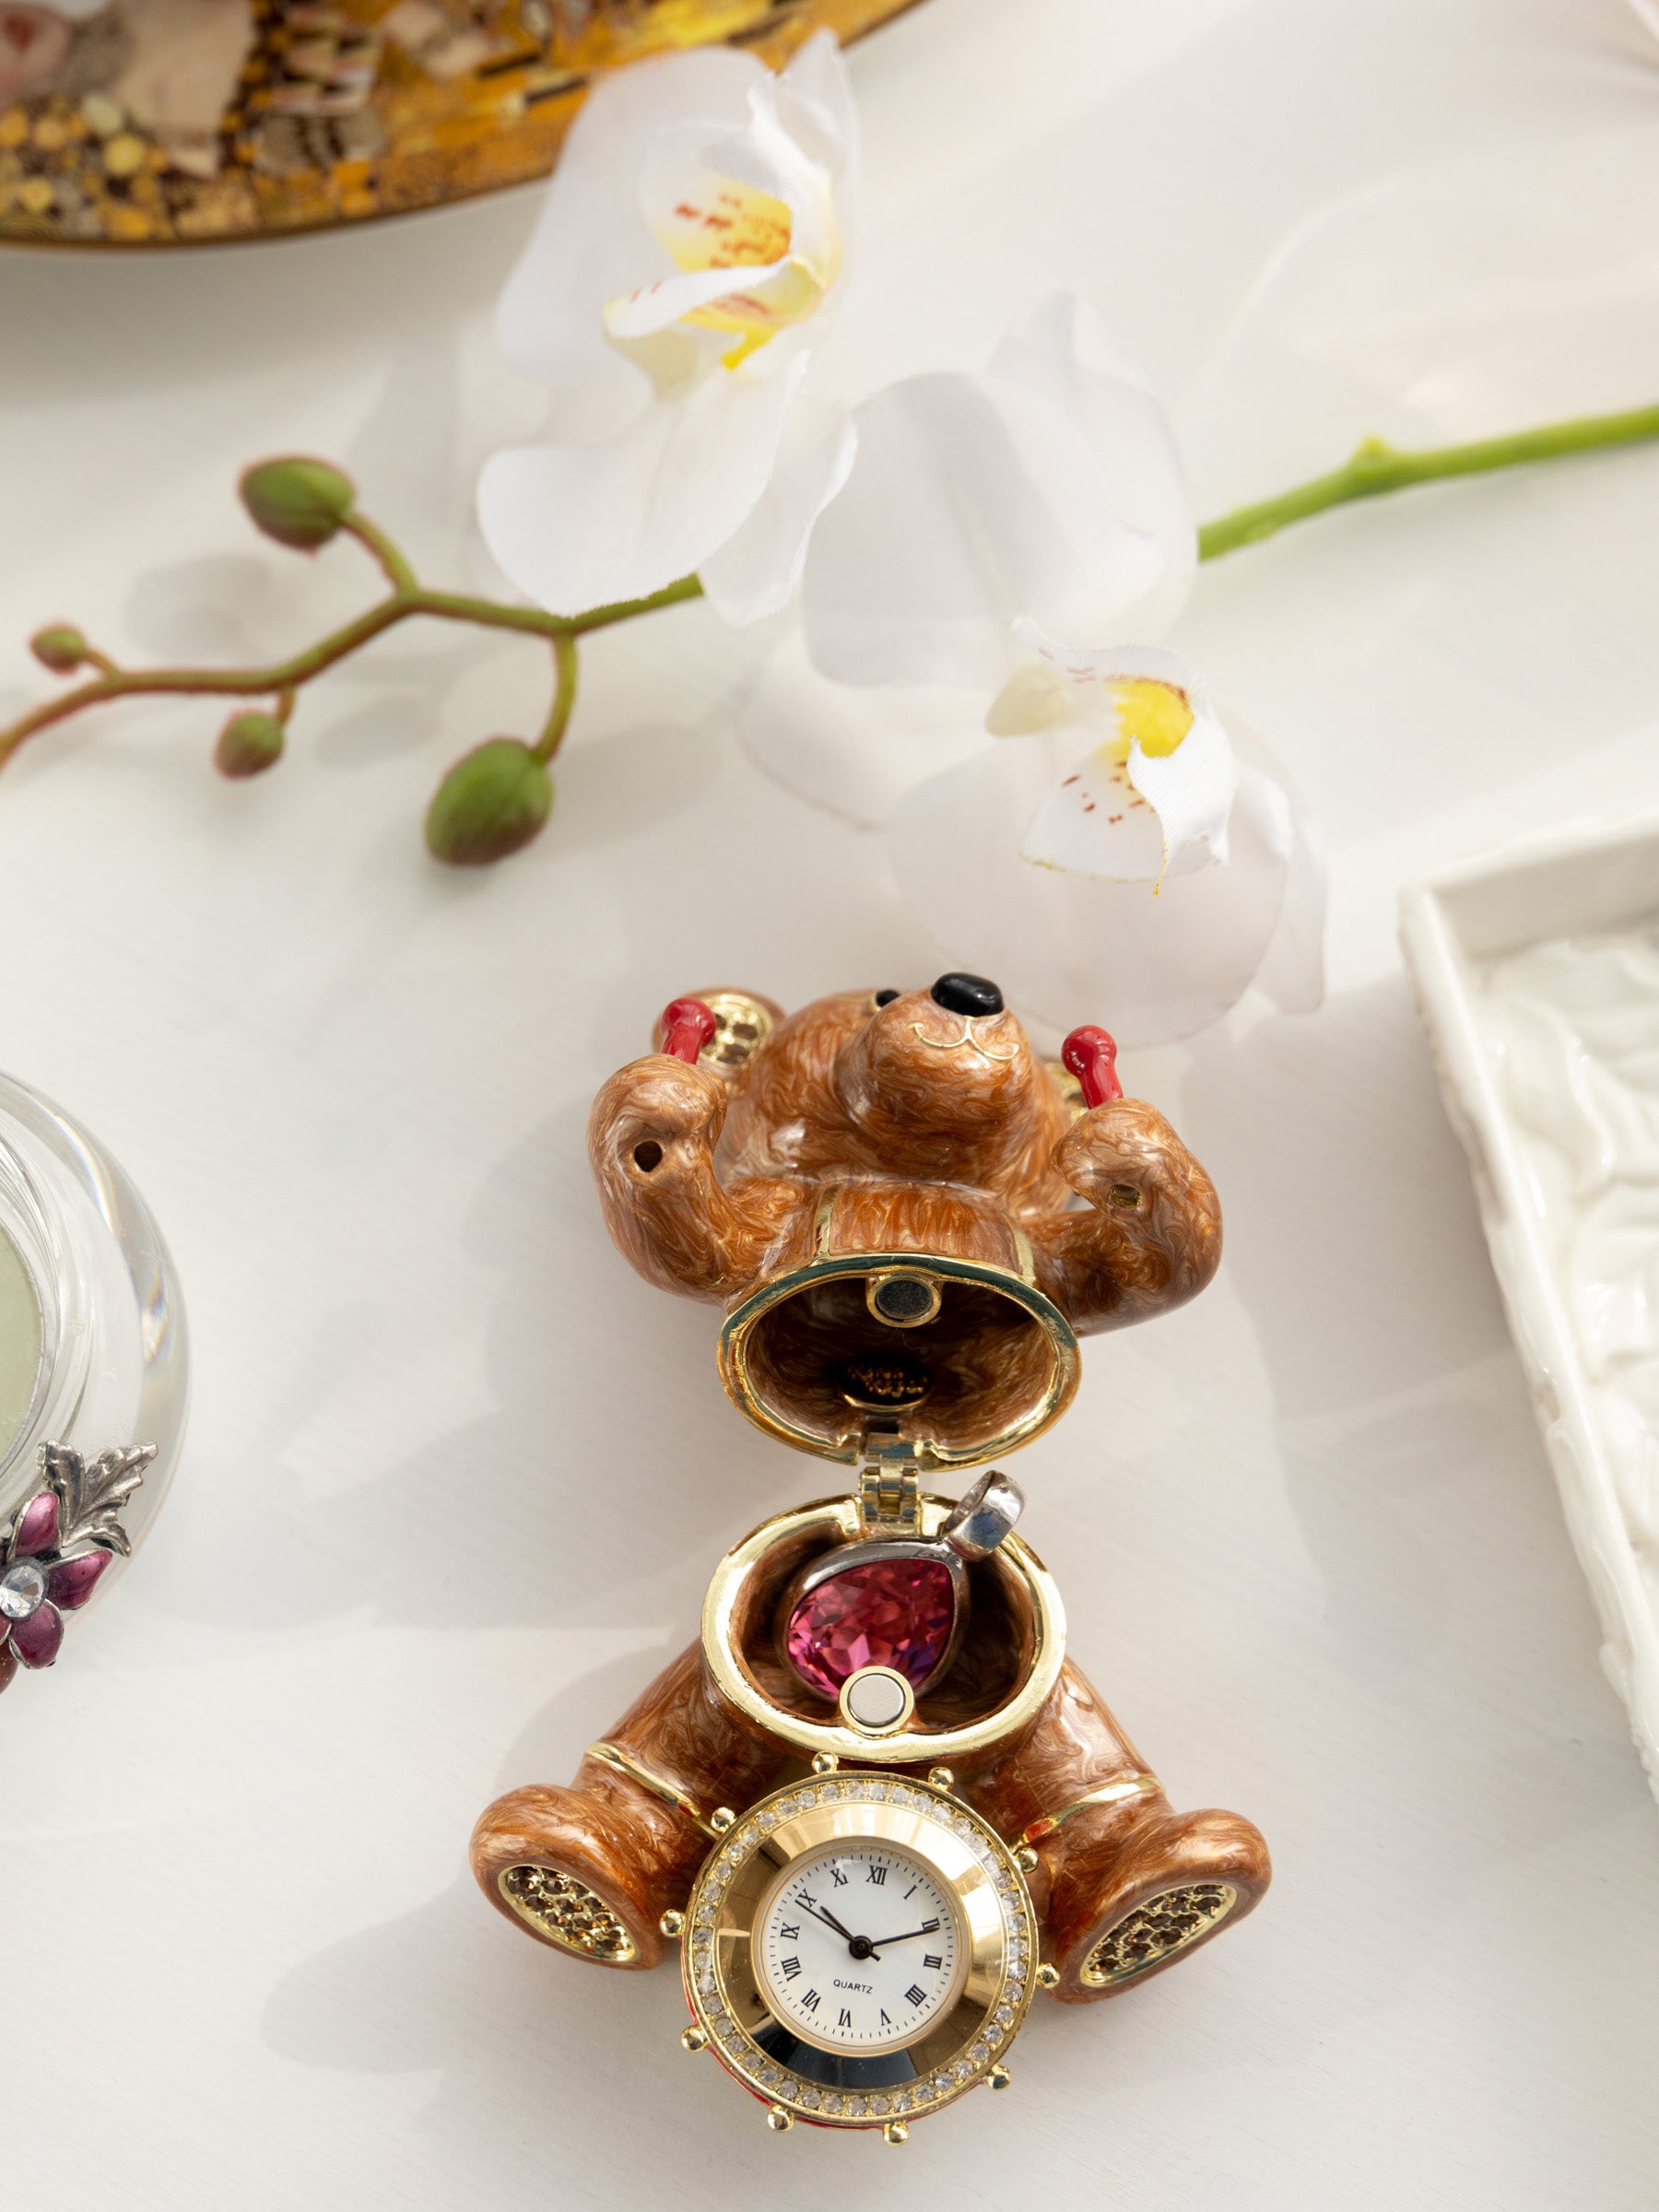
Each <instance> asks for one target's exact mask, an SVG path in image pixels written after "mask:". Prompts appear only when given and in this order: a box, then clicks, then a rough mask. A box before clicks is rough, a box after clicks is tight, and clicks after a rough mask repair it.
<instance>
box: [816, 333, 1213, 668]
mask: <svg viewBox="0 0 1659 2212" xmlns="http://www.w3.org/2000/svg"><path fill="white" fill-rule="evenodd" d="M854 420H855V422H856V424H857V429H858V438H859V446H858V455H857V460H856V463H855V465H853V470H852V473H851V476H850V477H849V479H848V482H847V485H846V488H845V489H844V490H843V491H842V492H841V495H840V497H839V498H838V499H837V500H836V501H835V503H834V505H833V506H832V507H831V508H830V510H829V511H828V512H827V513H826V514H825V515H824V516H823V519H822V521H821V522H820V523H819V524H818V530H817V532H816V534H815V535H814V537H813V541H812V547H811V550H810V553H809V554H808V557H807V561H806V577H805V590H804V601H803V612H804V618H805V622H806V641H807V646H808V649H809V651H810V653H811V655H812V658H813V660H814V662H815V663H816V664H817V665H818V668H819V669H820V670H821V671H822V673H823V674H824V675H825V676H828V677H833V678H835V679H836V680H837V681H839V682H841V683H853V684H887V683H961V684H972V685H976V686H980V687H983V688H995V686H996V685H997V684H999V683H1000V682H1001V681H1002V679H1003V678H1004V677H1005V676H1006V675H1007V674H1008V673H1009V671H1010V669H1011V667H1012V666H1013V665H1014V660H1015V658H1016V652H1015V645H1014V640H1013V636H1012V632H1013V626H1014V624H1015V623H1016V622H1017V621H1018V619H1019V618H1022V617H1023V618H1027V619H1029V620H1030V621H1032V622H1034V623H1035V624H1037V625H1038V626H1039V627H1040V628H1041V629H1042V630H1043V631H1045V632H1046V633H1047V634H1048V635H1050V636H1052V637H1061V638H1088V639H1091V640H1092V641H1094V642H1095V643H1096V644H1097V645H1106V644H1111V643H1112V642H1113V641H1116V640H1120V639H1146V638H1156V637H1157V636H1159V634H1160V632H1161V631H1162V630H1163V629H1165V628H1166V627H1167V626H1168V624H1169V623H1170V622H1171V620H1172V619H1173V618H1174V616H1175V615H1176V613H1177V612H1178V611H1179V609H1180V607H1181V606H1182V601H1183V600H1184V599H1185V597H1186V595H1187V592H1188V589H1189V588H1190V586H1191V582H1192V578H1193V572H1194V567H1195V565H1196V562H1197V556H1198V534H1197V528H1196V525H1195V524H1194V518H1193V511H1192V505H1191V502H1190V500H1188V497H1187V492H1186V487H1185V484H1184V482H1183V480H1182V473H1181V464H1180V460H1179V457H1178V455H1177V453H1176V450H1175V441H1174V439H1173V437H1172V436H1171V431H1170V427H1169V424H1168V422H1167V421H1166V419H1165V418H1164V414H1163V410H1162V409H1161V407H1160V406H1159V404H1158V401H1157V400H1156V398H1155V397H1154V396H1153V394H1152V393H1151V392H1150V390H1149V389H1148V388H1147V384H1146V382H1144V380H1143V379H1142V378H1141V377H1140V376H1139V375H1138V374H1137V373H1136V371H1135V370H1133V369H1132V368H1130V366H1129V365H1128V363H1127V362H1125V361H1124V359H1122V358H1121V356H1120V355H1119V354H1118V353H1117V352H1116V351H1115V349H1114V348H1113V347H1112V342H1111V340H1110V338H1109V337H1108V336H1107V335H1106V332H1105V330H1104V329H1103V327H1102V326H1101V324H1100V320H1099V318H1098V317H1097V316H1096V315H1095V314H1094V313H1093V312H1092V311H1091V310H1090V309H1089V308H1088V307H1087V306H1085V305H1084V303H1083V302H1082V301H1081V300H1076V299H1074V298H1072V297H1071V296H1070V295H1069V294H1066V293H1061V292H1056V293H1053V294H1052V295H1051V296H1050V297H1049V298H1048V299H1046V300H1043V301H1042V302H1041V305H1040V306H1039V307H1038V308H1037V309H1036V311H1035V312H1033V313H1032V314H1031V315H1030V318H1029V319H1028V320H1027V321H1026V322H1025V323H1024V324H1022V325H1021V326H1020V327H1019V328H1018V330H1016V331H1014V332H1013V333H1011V334H1010V335H1009V336H1008V337H1006V339H1005V340H1004V341H1003V343H1002V345H1001V346H1000V347H998V348H997V350H996V353H995V355H994V358H993V359H992V363H991V368H990V371H989V372H988V373H987V374H986V375H983V376H968V375H958V374H941V375H934V376H917V377H910V378H907V379H906V380H905V381H904V382H901V383H897V384H893V385H890V386H889V387H888V389H887V390H886V391H884V392H879V393H877V394H876V396H875V397H874V398H873V399H869V400H866V401H865V404H864V405H863V406H860V407H859V408H858V410H857V412H856V415H855V417H854Z"/></svg>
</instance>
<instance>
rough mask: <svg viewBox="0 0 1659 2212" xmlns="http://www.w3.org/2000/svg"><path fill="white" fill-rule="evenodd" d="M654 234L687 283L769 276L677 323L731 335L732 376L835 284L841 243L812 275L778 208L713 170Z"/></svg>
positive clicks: (785, 211)
mask: <svg viewBox="0 0 1659 2212" xmlns="http://www.w3.org/2000/svg"><path fill="white" fill-rule="evenodd" d="M654 228H655V229H656V233H657V236H658V237H659V238H660V239H661V240H662V241H663V243H664V245H665V246H666V248H667V249H668V251H669V253H671V254H672V255H673V256H674V260H675V263H676V265H677V266H678V267H679V268H682V269H684V270H685V271H686V272H687V274H688V276H700V275H701V273H702V272H703V271H704V270H705V269H732V270H734V271H735V270H739V269H768V270H770V271H771V275H770V276H769V277H767V278H766V281H765V284H764V286H763V287H758V288H756V289H754V290H753V291H746V290H744V289H743V288H741V286H740V285H739V286H737V287H735V288H733V289H732V290H731V291H729V292H725V293H723V294H722V295H721V297H720V298H719V299H718V300H710V301H708V302H707V303H706V304H705V305H703V306H701V307H694V308H690V309H688V311H687V312H686V313H685V314H683V315H682V316H681V317H680V321H681V322H682V323H686V324H692V325H693V326H694V327H696V328H698V329H700V330H729V331H732V332H734V333H735V335H736V336H737V338H738V340H739V343H738V344H737V345H736V346H735V347H733V348H732V350H731V352H730V353H728V354H725V355H724V356H723V359H724V364H725V366H726V367H727V368H728V369H735V368H736V367H737V366H738V364H739V363H740V362H742V361H745V360H747V359H748V357H749V355H750V354H751V353H755V352H757V351H759V348H760V347H762V346H764V345H765V344H766V343H767V342H768V340H769V339H771V338H773V337H775V336H776V335H777V334H778V332H779V331H780V330H782V329H784V328H786V327H787V326H788V325H789V324H792V323H800V322H804V321H805V320H806V317H807V316H808V315H810V314H811V313H812V312H813V310H814V309H815V308H816V307H817V306H818V302H819V300H822V298H823V296H824V294H825V293H826V292H827V291H828V290H829V288H830V285H831V284H832V283H833V282H834V280H835V277H836V274H837V266H838V265H839V262H840V241H839V239H837V240H836V241H835V250H834V252H833V254H832V256H831V260H832V262H833V263H834V264H835V265H831V266H826V267H822V268H815V267H813V266H812V265H810V264H809V263H808V262H807V261H806V260H804V259H801V258H800V257H798V256H795V257H792V256H791V251H790V249H791V246H792V243H793V240H794V217H793V216H792V215H791V213H790V210H789V208H788V207H787V206H785V205H784V203H783V202H782V200H779V199H774V198H773V197H772V195H771V193H769V192H762V191H761V190H760V189H759V186H757V185H753V184H744V183H740V182H738V180H737V179H736V178H735V177H727V176H722V175H719V174H718V173H716V172H713V171H710V172H708V173H706V174H705V175H704V176H703V177H701V178H700V181H699V182H698V184H697V186H695V187H694V188H692V189H690V190H688V191H687V192H686V193H685V194H682V195H681V197H680V198H679V199H678V200H677V202H676V203H675V206H674V209H673V212H672V214H671V216H670V217H669V218H667V219H666V220H665V221H664V222H661V223H658V224H657V225H655V226H654ZM781 262H782V263H783V264H784V266H783V267H782V268H780V267H778V264H779V263H781Z"/></svg>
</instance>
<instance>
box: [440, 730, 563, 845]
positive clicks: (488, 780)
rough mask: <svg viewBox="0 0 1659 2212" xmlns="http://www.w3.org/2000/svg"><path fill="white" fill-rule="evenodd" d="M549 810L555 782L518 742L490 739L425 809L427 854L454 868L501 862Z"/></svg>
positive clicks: (469, 755)
mask: <svg viewBox="0 0 1659 2212" xmlns="http://www.w3.org/2000/svg"><path fill="white" fill-rule="evenodd" d="M552 810H553V779H552V777H551V776H550V775H548V773H547V768H546V766H545V765H544V764H543V762H541V761H540V760H538V759H536V757H535V754H534V753H533V752H532V751H531V749H530V747H528V746H527V745H524V744H523V743H521V742H520V740H519V739H518V738H516V737H488V738H486V739H485V741H484V743H483V744H482V745H479V746H475V747H474V748H473V750H472V751H471V752H470V753H463V754H462V756H461V758H460V759H459V760H457V761H456V762H455V765H454V766H453V768H452V769H451V770H450V771H449V773H448V774H447V775H446V776H445V777H444V779H443V781H442V782H441V783H440V784H439V786H438V788H437V790H436V791H435V792H434V793H433V794H432V803H431V805H430V806H429V807H428V808H427V818H426V841H427V850H428V852H429V853H431V855H432V857H433V858H434V860H446V861H448V862H450V863H451V864H452V865H453V866H456V867H464V868H470V867H480V866H482V865H484V863H485V862H487V861H491V860H505V859H506V857H507V855H508V853H516V852H517V851H518V849H519V847H520V846H521V845H527V844H528V843H529V842H530V841H531V839H532V838H533V837H535V835H536V833H537V831H538V830H540V829H541V826H542V824H543V823H544V822H545V821H546V820H547V817H548V815H549V814H550V813H551V812H552Z"/></svg>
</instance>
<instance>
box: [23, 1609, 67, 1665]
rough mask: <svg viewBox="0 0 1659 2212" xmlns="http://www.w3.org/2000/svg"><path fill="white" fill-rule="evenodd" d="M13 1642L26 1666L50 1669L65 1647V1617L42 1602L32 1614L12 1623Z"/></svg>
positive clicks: (27, 1614)
mask: <svg viewBox="0 0 1659 2212" xmlns="http://www.w3.org/2000/svg"><path fill="white" fill-rule="evenodd" d="M11 1640H12V1648H13V1650H14V1651H15V1652H16V1653H17V1654H18V1658H19V1659H21V1660H22V1662H23V1664H24V1665H25V1666H50V1665H52V1663H53V1660H54V1659H55V1658H56V1657H57V1655H58V1652H59V1650H60V1649H61V1648H62V1645H63V1641H64V1617H63V1615H62V1614H61V1613H60V1612H59V1611H58V1609H57V1607H56V1606H54V1605H52V1604H51V1603H49V1602H47V1601H44V1600H43V1601H42V1602H41V1604H40V1605H38V1606H36V1607H35V1609H34V1611H33V1612H32V1613H26V1614H25V1615H24V1616H23V1618H22V1619H21V1620H14V1621H13V1623H12V1632H11Z"/></svg>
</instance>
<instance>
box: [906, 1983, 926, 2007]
mask: <svg viewBox="0 0 1659 2212" xmlns="http://www.w3.org/2000/svg"><path fill="white" fill-rule="evenodd" d="M904 1997H905V2002H906V2004H909V2005H925V2004H926V2002H927V1992H926V1991H925V1990H924V1989H918V1988H917V1987H916V1984H915V1983H913V1982H912V1983H911V1985H910V1987H909V1988H908V1989H907V1990H906V1991H905V1993H904Z"/></svg>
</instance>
